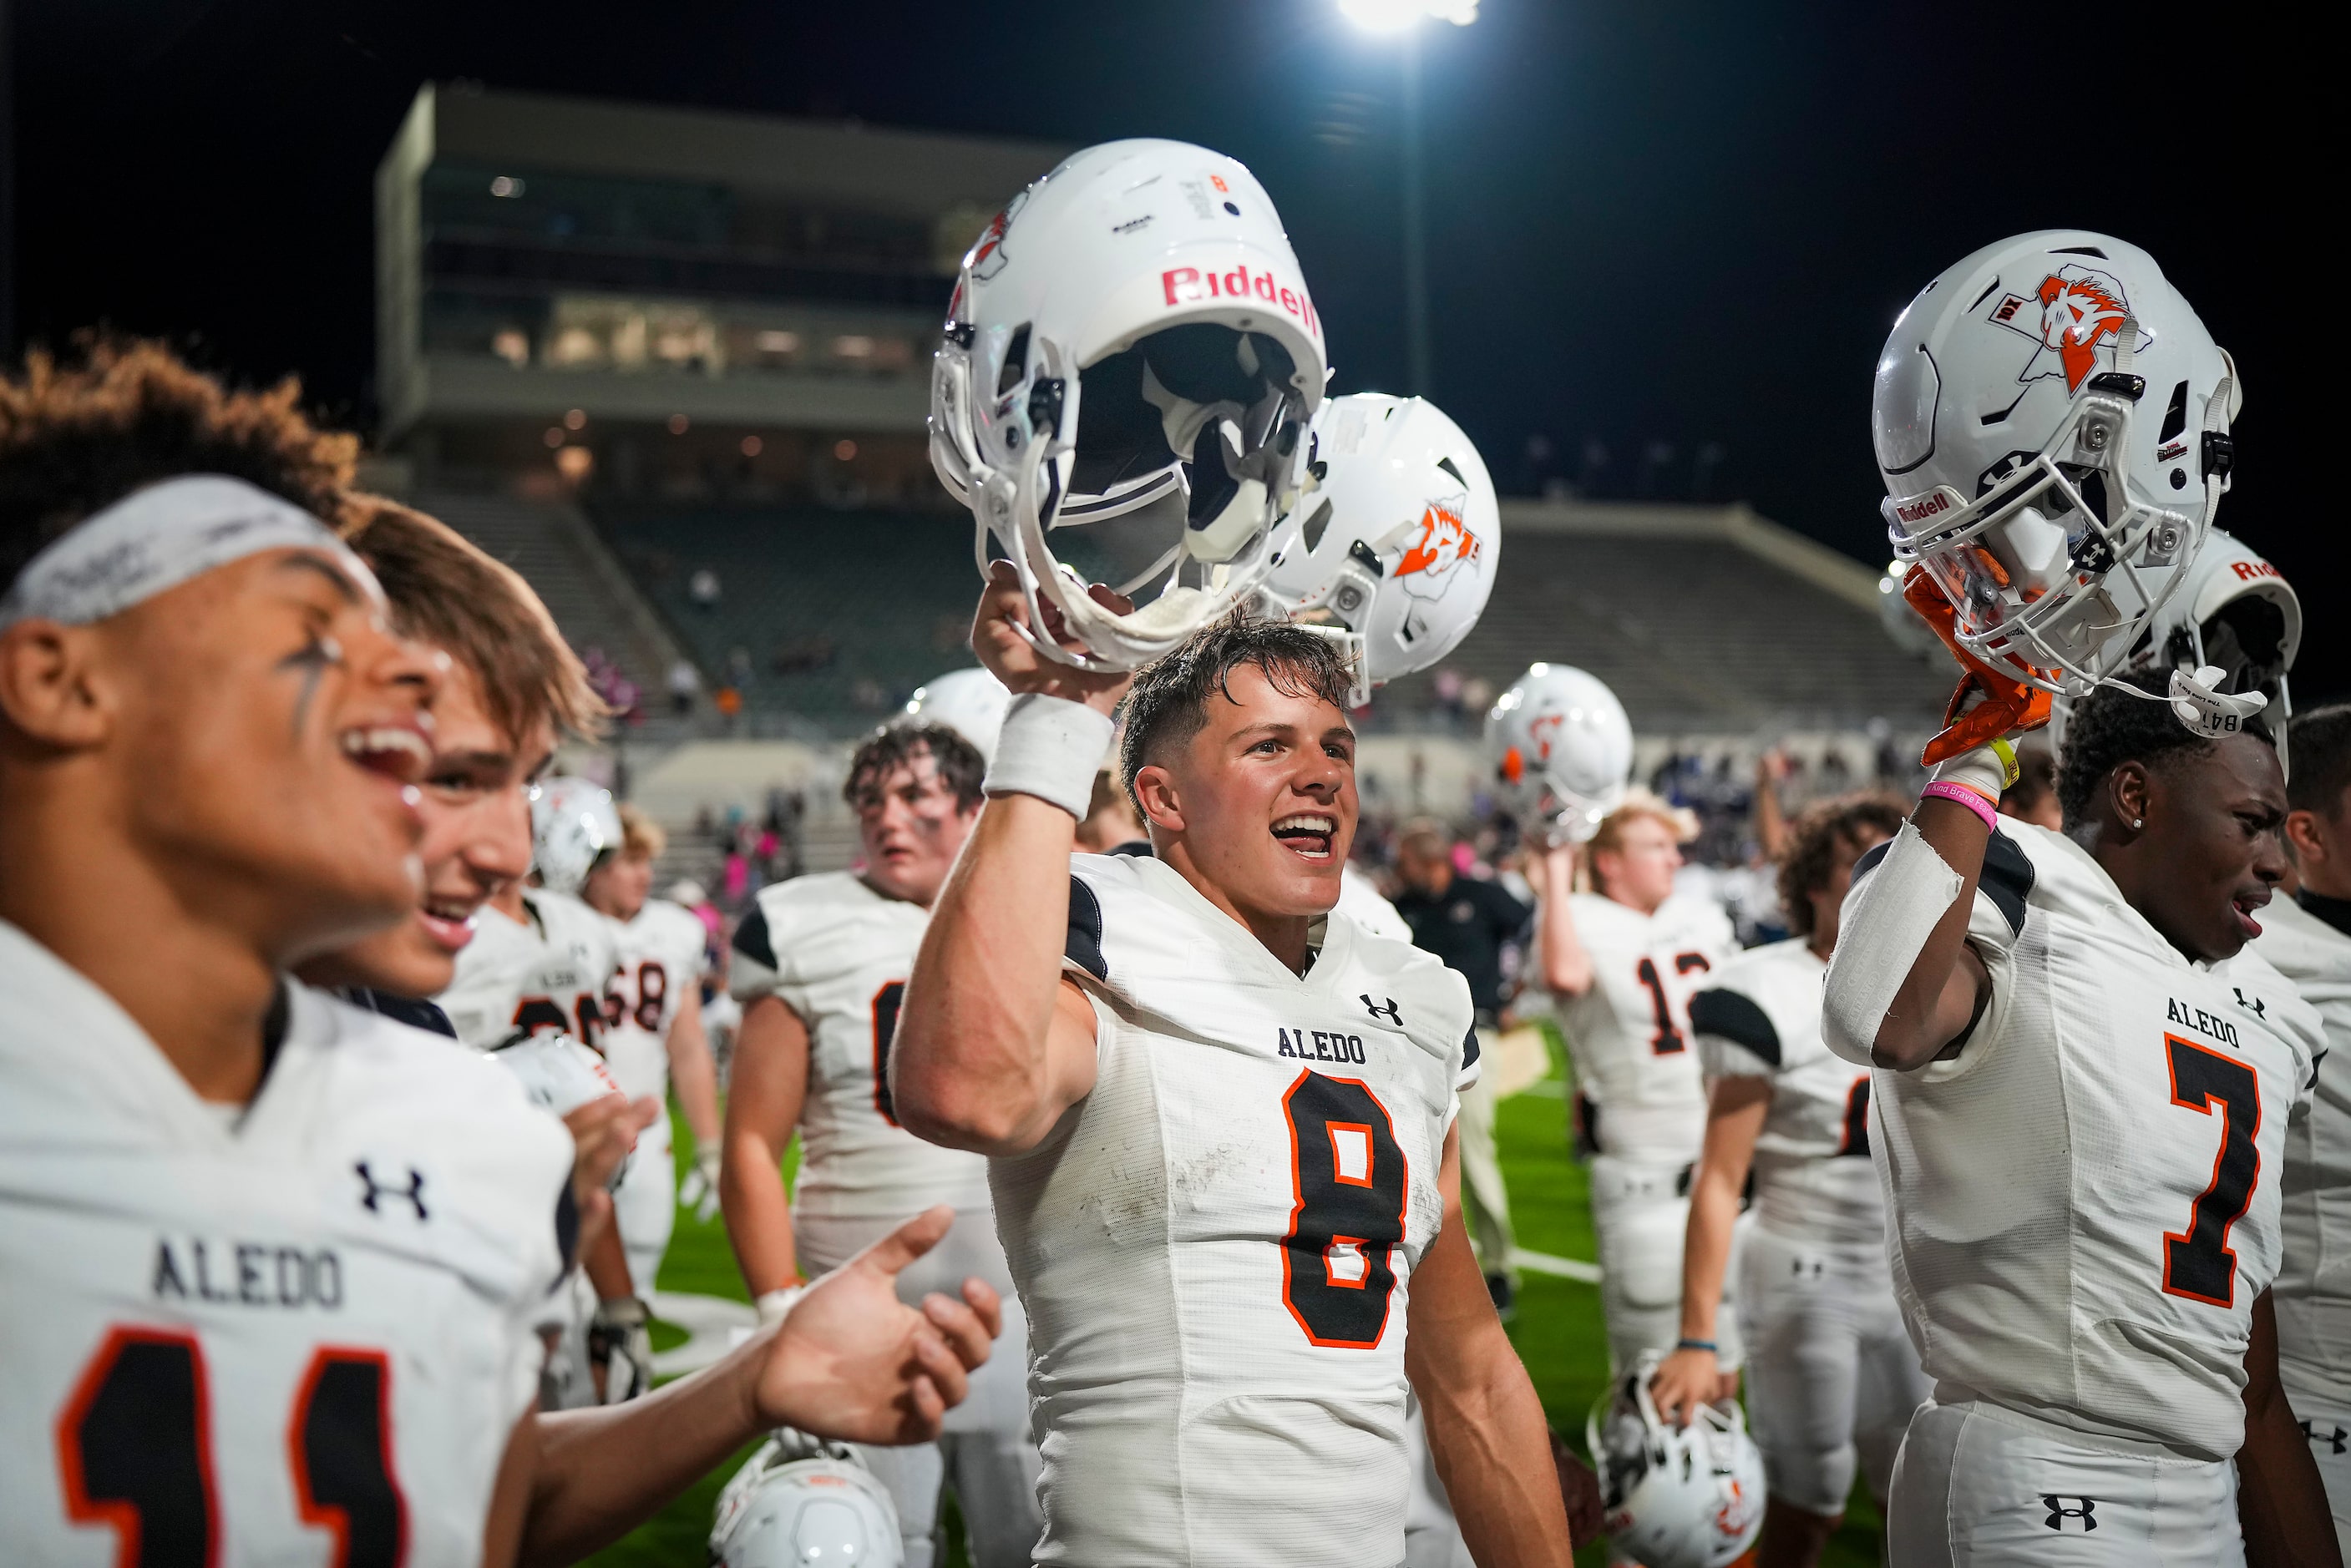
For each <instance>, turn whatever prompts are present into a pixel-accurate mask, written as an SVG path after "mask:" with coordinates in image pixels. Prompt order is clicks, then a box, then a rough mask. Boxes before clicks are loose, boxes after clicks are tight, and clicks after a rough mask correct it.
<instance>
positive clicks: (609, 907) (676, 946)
mask: <svg viewBox="0 0 2351 1568" xmlns="http://www.w3.org/2000/svg"><path fill="white" fill-rule="evenodd" d="M617 809H618V813H619V815H620V821H621V846H620V849H619V850H618V852H617V853H615V854H613V855H611V856H610V857H607V858H605V859H604V860H602V861H601V862H599V863H598V864H597V865H596V866H595V867H594V868H593V869H591V870H590V872H589V873H588V880H587V882H586V883H585V885H584V886H583V887H582V888H581V889H580V897H581V898H583V899H584V900H585V901H586V902H587V904H588V906H589V908H590V909H594V910H595V911H596V912H597V913H599V914H601V915H603V916H606V917H607V918H609V919H611V921H612V922H613V923H614V924H615V925H616V926H617V927H619V935H618V937H617V939H616V940H617V943H618V946H619V950H620V963H619V967H618V970H617V972H616V973H615V974H614V976H613V979H612V983H611V991H610V992H609V993H608V995H607V998H606V1004H605V1022H606V1028H605V1033H604V1063H605V1065H606V1066H607V1067H608V1068H609V1069H610V1070H611V1075H612V1077H613V1080H614V1081H615V1082H617V1083H618V1084H619V1085H621V1092H622V1094H624V1095H627V1096H630V1097H631V1098H632V1099H637V1098H650V1099H651V1100H652V1101H653V1104H654V1105H656V1106H666V1105H667V1104H668V1103H669V1091H670V1087H671V1085H673V1084H674V1085H676V1089H677V1103H678V1108H679V1109H680V1110H681V1111H683V1112H684V1115H685V1125H686V1127H688V1128H689V1129H690V1130H691V1131H692V1132H693V1134H694V1176H693V1182H694V1190H693V1192H692V1193H691V1194H690V1195H689V1196H691V1197H693V1198H694V1199H695V1201H697V1202H700V1201H702V1200H703V1195H704V1194H707V1200H708V1201H709V1202H710V1203H712V1204H714V1205H715V1204H716V1200H717V1191H718V1157H719V1149H720V1143H719V1137H718V1130H719V1123H718V1070H717V1068H716V1065H715V1064H713V1063H712V1061H711V1059H710V1041H709V1039H708V1038H707V1036H705V1034H704V1033H703V1028H702V971H703V968H704V957H705V955H704V944H705V940H707V936H708V933H707V932H705V930H704V929H703V926H702V922H701V921H700V920H698V919H695V917H694V916H693V915H691V914H689V913H687V912H686V911H685V910H684V909H680V908H679V907H678V906H677V905H675V904H673V903H671V902H670V901H669V900H667V899H666V898H653V897H652V893H653V862H654V861H656V860H658V859H660V858H661V853H662V849H663V847H664V842H665V836H664V834H663V832H662V830H661V826H660V825H659V824H658V823H656V822H654V821H653V818H651V817H649V816H647V815H645V814H644V813H643V811H642V810H640V809H639V808H637V807H636V806H633V805H627V804H625V803H624V804H622V805H620V806H619V807H618V808H617ZM613 1201H614V1204H615V1205H616V1207H617V1210H618V1213H617V1216H616V1217H617V1219H618V1220H619V1223H620V1227H621V1243H622V1247H623V1248H624V1249H626V1251H627V1252H628V1261H629V1278H630V1280H631V1282H632V1283H633V1284H634V1285H635V1286H636V1288H637V1290H638V1292H639V1293H647V1292H650V1291H652V1289H653V1282H654V1280H655V1279H656V1278H657V1277H658V1276H659V1274H660V1272H661V1261H662V1254H663V1253H664V1252H666V1251H668V1250H669V1238H670V1231H671V1230H672V1229H673V1228H674V1226H675V1225H676V1223H677V1203H678V1197H677V1168H676V1164H675V1162H674V1160H673V1159H672V1158H671V1155H670V1134H669V1118H668V1116H666V1115H664V1116H656V1117H655V1118H654V1119H653V1125H652V1126H651V1127H648V1128H647V1129H646V1131H645V1134H644V1136H643V1137H640V1138H638V1140H637V1152H636V1158H633V1159H632V1160H631V1161H630V1162H629V1169H628V1174H627V1175H626V1176H624V1177H622V1180H621V1189H620V1190H619V1191H618V1192H617V1193H615V1194H614V1195H613ZM705 1217H706V1216H705Z"/></svg>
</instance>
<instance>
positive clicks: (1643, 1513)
mask: <svg viewBox="0 0 2351 1568" xmlns="http://www.w3.org/2000/svg"><path fill="white" fill-rule="evenodd" d="M1658 1359H1659V1357H1658V1355H1657V1354H1656V1352H1655V1351H1651V1352H1650V1353H1648V1354H1647V1355H1644V1356H1643V1357H1642V1358H1641V1362H1640V1365H1639V1366H1636V1367H1635V1368H1634V1370H1633V1371H1632V1372H1631V1373H1630V1374H1628V1375H1627V1376H1622V1377H1619V1378H1618V1379H1617V1380H1616V1385H1615V1386H1614V1387H1613V1388H1611V1389H1610V1390H1609V1391H1608V1392H1607V1393H1605V1394H1604V1395H1602V1396H1601V1397H1600V1398H1599V1400H1598V1402H1597V1403H1595V1404H1594V1405H1593V1407H1592V1416H1591V1418H1590V1420H1588V1421H1587V1422H1585V1424H1584V1428H1583V1434H1584V1441H1585V1442H1586V1443H1587V1444H1588V1445H1590V1447H1591V1449H1592V1458H1593V1463H1594V1464H1595V1465H1596V1466H1598V1467H1599V1471H1600V1499H1601V1504H1602V1506H1603V1507H1604V1509H1605V1510H1606V1513H1605V1516H1604V1518H1603V1520H1602V1521H1601V1528H1602V1529H1603V1530H1604V1531H1606V1532H1608V1535H1609V1538H1610V1540H1611V1541H1612V1542H1614V1545H1615V1547H1616V1548H1617V1550H1619V1551H1620V1552H1627V1553H1629V1554H1630V1555H1632V1556H1633V1557H1635V1558H1636V1559H1638V1560H1639V1561H1640V1562H1641V1563H1645V1564H1646V1565H1647V1568H1724V1564H1726V1563H1730V1562H1731V1561H1733V1560H1734V1559H1736V1558H1737V1557H1738V1556H1739V1554H1740V1552H1744V1551H1746V1550H1747V1549H1748V1548H1749V1547H1750V1546H1752V1545H1753V1544H1754V1543H1755V1538H1756V1536H1758V1535H1759V1534H1761V1533H1762V1530H1763V1495H1764V1489H1763V1456H1762V1455H1761V1453H1759V1452H1757V1451H1756V1448H1755V1443H1754V1440H1753V1439H1752V1438H1749V1437H1748V1435H1747V1418H1746V1417H1744V1416H1743V1415H1741V1414H1740V1409H1739V1407H1738V1406H1736V1405H1731V1406H1728V1407H1724V1406H1719V1405H1702V1406H1700V1407H1698V1419H1696V1420H1695V1421H1692V1422H1691V1423H1690V1424H1689V1425H1688V1426H1687V1427H1677V1426H1675V1425H1673V1424H1672V1423H1670V1422H1668V1421H1666V1420H1664V1419H1662V1418H1661V1417H1659V1416H1658V1415H1657V1407H1656V1403H1655V1402H1654V1401H1652V1400H1651V1399H1650V1397H1649V1379H1650V1378H1651V1377H1652V1376H1656V1370H1657V1362H1658Z"/></svg>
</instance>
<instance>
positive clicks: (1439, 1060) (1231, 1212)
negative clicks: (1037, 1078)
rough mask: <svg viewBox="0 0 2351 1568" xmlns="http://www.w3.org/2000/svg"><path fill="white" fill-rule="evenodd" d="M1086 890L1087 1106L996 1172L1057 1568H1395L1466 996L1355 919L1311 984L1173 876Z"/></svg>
mask: <svg viewBox="0 0 2351 1568" xmlns="http://www.w3.org/2000/svg"><path fill="white" fill-rule="evenodd" d="M1071 866H1072V868H1073V876H1072V881H1071V912H1070V942H1069V947H1068V951H1069V953H1070V955H1071V956H1070V958H1069V961H1068V962H1067V964H1066V966H1065V969H1064V973H1065V974H1066V975H1068V976H1070V977H1071V978H1072V979H1073V980H1075V981H1077V982H1078V983H1079V984H1080V985H1081V986H1082V987H1083V989H1084V990H1085V991H1086V992H1087V994H1088V995H1089V996H1090V997H1091V999H1092V1002H1093V1008H1094V1013H1095V1018H1096V1027H1097V1035H1096V1050H1097V1054H1098V1066H1097V1073H1096V1078H1095V1082H1094V1086H1093V1089H1092V1093H1090V1094H1089V1095H1088V1096H1086V1097H1085V1098H1084V1099H1083V1100H1081V1102H1080V1103H1079V1104H1078V1105H1077V1106H1073V1107H1072V1108H1071V1110H1070V1112H1069V1113H1068V1114H1067V1115H1066V1116H1063V1118H1062V1119H1061V1123H1060V1124H1059V1125H1057V1126H1056V1127H1054V1129H1053V1130H1052V1131H1051V1132H1050V1134H1049V1135H1048V1136H1047V1137H1046V1138H1045V1139H1044V1141H1043V1142H1042V1143H1040V1145H1039V1146H1038V1147H1036V1148H1035V1149H1034V1150H1032V1151H1030V1152H1029V1153H1028V1154H1025V1155H1022V1156H1019V1157H1015V1158H1003V1159H998V1160H996V1161H993V1162H992V1164H991V1169H990V1178H991V1182H992V1185H993V1187H994V1189H995V1193H996V1212H997V1228H998V1233H999V1235H1000V1236H1001V1237H1002V1238H1003V1241H1004V1244H1005V1255H1006V1258H1007V1260H1008V1262H1009V1264H1010V1266H1011V1270H1012V1277H1013V1279H1014V1281H1015V1282H1016V1283H1017V1284H1018V1285H1019V1290H1020V1296H1021V1299H1022V1301H1023V1302H1024V1303H1026V1305H1027V1306H1028V1309H1029V1344H1030V1371H1029V1394H1030V1403H1031V1408H1032V1410H1033V1411H1034V1413H1035V1417H1036V1421H1037V1426H1038V1431H1039V1436H1040V1441H1041V1445H1042V1449H1043V1453H1044V1460H1045V1473H1044V1480H1043V1483H1042V1488H1041V1495H1042V1499H1043V1501H1044V1508H1045V1519H1046V1531H1045V1537H1044V1540H1043V1542H1042V1543H1041V1544H1040V1548H1039V1552H1038V1561H1039V1562H1040V1563H1084V1564H1086V1565H1087V1568H1123V1565H1133V1564H1150V1565H1153V1568H1172V1565H1183V1568H1209V1565H1211V1564H1214V1565H1216V1568H1228V1565H1231V1564H1239V1563H1282V1564H1288V1565H1296V1568H1364V1565H1366V1564H1392V1563H1396V1562H1398V1561H1399V1560H1400V1559H1401V1558H1402V1556H1403V1554H1404V1527H1405V1503H1406V1499H1407V1497H1408V1495H1409V1491H1410V1465H1409V1458H1408V1455H1407V1451H1406V1448H1405V1373H1404V1349H1405V1317H1406V1313H1407V1310H1408V1301H1409V1294H1410V1281H1411V1275H1412V1269H1413V1266H1414V1265H1415V1263H1416V1262H1417V1261H1418V1260H1419V1258H1420V1256H1421V1254H1422V1252H1423V1251H1424V1250H1425V1249H1426V1247H1427V1245H1428V1243H1429V1242H1430V1241H1431V1240H1432V1239H1433V1238H1434V1237H1435V1235H1436V1232H1437V1227H1438V1225H1439V1223H1440V1222H1441V1220H1442V1210H1443V1205H1442V1199H1441V1198H1440V1196H1439V1192H1438V1188H1437V1174H1438V1165H1439V1161H1440V1158H1441V1156H1442V1152H1443V1147H1444V1141H1445V1137H1446V1133H1447V1127H1449V1125H1450V1124H1451V1122H1452V1120H1453V1117H1454V1116H1455V1114H1456V1107H1457V1089H1458V1086H1459V1085H1464V1084H1467V1083H1470V1082H1474V1081H1475V1072H1476V1069H1475V1067H1474V1066H1473V1065H1471V1064H1468V1062H1467V1061H1466V1060H1465V1058H1466V1056H1467V1054H1468V1052H1467V1049H1466V1046H1467V1042H1468V1039H1469V1038H1470V1022H1471V1016H1470V1006H1469V998H1468V988H1467V986H1466V985H1465V984H1464V983H1463V981H1461V979H1460V977H1459V976H1458V975H1455V974H1453V973H1452V972H1451V971H1448V970H1447V969H1445V968H1444V967H1443V966H1442V965H1441V964H1439V963H1437V961H1435V960H1434V959H1432V958H1430V957H1429V956H1428V955H1426V954H1425V953H1421V952H1419V951H1417V950H1415V949H1413V948H1412V947H1410V946H1409V945H1407V944H1405V943H1403V942H1398V941H1394V940H1386V939H1383V938H1379V937H1375V936H1373V935H1370V934H1369V933H1367V932H1364V931H1363V930H1361V929H1358V928H1357V927H1355V925H1354V924H1353V921H1352V920H1350V919H1348V918H1347V917H1346V916H1344V915H1343V914H1335V913H1334V914H1333V915H1332V916H1331V917H1330V918H1329V919H1327V920H1326V921H1325V922H1324V923H1323V928H1322V948H1321V951H1320V954H1319V956H1318V957H1317V958H1316V959H1315V961H1314V962H1313V964H1312V965H1311V968H1310V969H1309V970H1308V971H1307V973H1306V974H1305V975H1304V976H1303V977H1301V976H1299V975H1295V974H1292V973H1290V971H1289V970H1288V969H1286V968H1285V967H1284V966H1283V965H1282V964H1281V963H1280V962H1279V961H1276V960H1275V959H1274V958H1273V956H1272V955H1271V954H1270V952H1268V951H1267V950H1266V949H1265V948H1264V947H1263V946H1262V945H1261V944H1259V942H1258V941H1257V940H1256V939H1255V938H1254V937H1252V936H1251V935H1250V934H1249V932H1248V931H1247V930H1246V929H1243V928H1242V927H1241V926H1240V925H1239V924H1238V923H1237V922H1236V921H1234V920H1233V919H1231V918H1230V917H1228V916H1227V915H1226V914H1224V913H1223V912H1222V911H1221V910H1219V909H1217V908H1216V906H1214V905H1213V904H1211V903H1209V902H1208V901H1207V898H1203V897H1202V896H1201V895H1200V894H1199V893H1198V892H1196V890H1194V889H1193V888H1192V887H1191V885H1190V884H1189V883H1187V882H1186V881H1185V880H1184V878H1183V877H1181V876H1180V875H1178V874H1177V873H1176V872H1175V871H1173V870H1171V869H1169V868H1168V867H1165V866H1164V865H1162V864H1160V863H1159V862H1157V861H1155V860H1146V859H1134V858H1126V857H1109V856H1078V857H1074V858H1073V859H1072V861H1071Z"/></svg>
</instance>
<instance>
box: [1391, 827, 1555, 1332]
mask: <svg viewBox="0 0 2351 1568" xmlns="http://www.w3.org/2000/svg"><path fill="white" fill-rule="evenodd" d="M1452 855H1453V836H1452V835H1451V834H1449V833H1447V832H1446V830H1445V829H1444V828H1443V827H1441V826H1437V824H1436V823H1433V822H1426V821H1424V822H1416V823H1413V824H1411V825H1409V826H1406V827H1405V830H1404V836H1403V837H1402V839H1401V840H1400V841H1399V842H1398V843H1397V846H1396V869H1397V871H1398V872H1400V873H1401V874H1402V875H1403V877H1404V888H1403V890H1402V891H1401V892H1399V893H1398V894H1397V895H1396V900H1395V909H1396V913H1397V914H1399V915H1402V916H1403V917H1404V919H1405V924H1406V925H1408V926H1410V927H1411V928H1412V941H1413V945H1414V946H1415V947H1416V948H1419V949H1421V950H1423V951H1425V952H1431V953H1434V954H1436V955H1437V957H1438V958H1440V959H1442V960H1444V961H1445V963H1446V965H1447V968H1450V969H1453V970H1455V971H1458V972H1459V973H1460V976H1461V978H1462V979H1464V980H1466V981H1468V982H1469V1002H1470V1005H1471V1006H1473V1007H1475V1008H1476V1009H1477V1010H1478V1036H1479V1054H1480V1055H1482V1056H1484V1057H1486V1058H1487V1061H1488V1064H1489V1070H1490V1068H1491V1063H1492V1055H1493V1045H1494V1040H1495V1033H1494V1031H1495V1027H1496V1025H1497V1024H1499V1023H1500V1021H1501V1016H1502V949H1503V947H1504V945H1505V944H1508V943H1511V942H1516V941H1520V940H1523V938H1524V936H1525V933H1526V929H1527V926H1528V923H1529V922H1530V921H1531V919H1533V918H1534V911H1533V910H1532V909H1529V908H1528V907H1527V906H1526V905H1524V904H1521V903H1520V902H1519V901H1518V900H1517V899H1516V898H1511V897H1510V894H1509V893H1508V892H1506V891H1505V890H1504V889H1503V888H1501V887H1500V886H1499V885H1498V884H1496V883H1492V882H1482V881H1479V880H1478V879H1477V878H1475V877H1460V876H1456V875H1455V874H1454V870H1453V858H1452ZM1458 1126H1459V1127H1460V1129H1461V1208H1462V1218H1463V1219H1464V1220H1468V1225H1469V1240H1470V1241H1471V1243H1472V1244H1473V1245H1475V1247H1476V1248H1477V1250H1478V1261H1479V1267H1480V1268H1482V1269H1483V1270H1484V1271H1485V1274H1486V1288H1487V1289H1488V1290H1489V1291H1491V1292H1493V1293H1494V1304H1495V1305H1496V1306H1497V1307H1499V1308H1500V1309H1501V1310H1502V1311H1503V1312H1504V1313H1506V1314H1507V1313H1508V1312H1509V1311H1510V1297H1511V1295H1512V1293H1513V1289H1514V1285H1515V1281H1516V1272H1515V1271H1514V1270H1513V1269H1512V1268H1511V1267H1510V1245H1511V1237H1510V1193H1509V1191H1508V1190H1507V1189H1505V1188H1504V1187H1503V1185H1502V1168H1501V1165H1500V1162H1499V1161H1498V1160H1497V1159H1496V1158H1495V1157H1494V1093H1493V1089H1492V1087H1491V1085H1489V1084H1488V1083H1487V1082H1486V1081H1485V1079H1484V1078H1483V1077H1482V1076H1481V1077H1480V1078H1479V1082H1477V1083H1476V1084H1473V1085H1470V1086H1469V1087H1468V1088H1467V1089H1464V1090H1463V1091H1462V1092H1461V1117H1460V1121H1459V1123H1458Z"/></svg>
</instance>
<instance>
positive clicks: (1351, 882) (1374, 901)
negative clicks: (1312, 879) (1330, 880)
mask: <svg viewBox="0 0 2351 1568" xmlns="http://www.w3.org/2000/svg"><path fill="white" fill-rule="evenodd" d="M1332 909H1336V910H1337V911H1338V912H1339V913H1341V914H1343V915H1344V916H1346V917H1347V918H1348V919H1351V920H1353V921H1354V922H1355V924H1356V926H1357V927H1358V928H1359V929H1363V930H1366V931H1369V932H1371V933H1372V935H1374V936H1375V937H1387V938H1390V939H1392V940H1395V941H1399V942H1409V941H1410V940H1412V927H1411V926H1410V925H1409V924H1408V923H1407V922H1406V921H1405V918H1404V917H1403V916H1402V915H1399V914H1397V913H1396V907H1395V905H1394V904H1391V903H1389V902H1388V901H1387V899H1386V898H1384V897H1382V896H1381V893H1380V890H1379V889H1378V888H1375V887H1374V886H1373V885H1372V879H1371V878H1370V877H1366V876H1364V874H1363V873H1362V872H1361V871H1358V870H1356V869H1355V868H1354V867H1353V866H1352V865H1349V866H1342V867H1339V901H1338V902H1337V903H1336V904H1334V905H1332Z"/></svg>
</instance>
